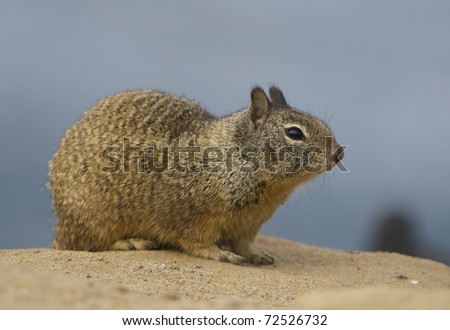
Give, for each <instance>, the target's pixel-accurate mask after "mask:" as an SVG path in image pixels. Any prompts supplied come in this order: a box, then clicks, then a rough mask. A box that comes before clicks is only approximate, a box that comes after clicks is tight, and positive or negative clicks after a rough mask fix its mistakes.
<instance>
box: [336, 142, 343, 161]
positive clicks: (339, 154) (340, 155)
mask: <svg viewBox="0 0 450 330" xmlns="http://www.w3.org/2000/svg"><path fill="white" fill-rule="evenodd" d="M343 159H344V148H342V147H341V146H339V148H337V150H336V152H335V153H334V161H335V162H336V164H337V163H339V162H340V161H341V160H343Z"/></svg>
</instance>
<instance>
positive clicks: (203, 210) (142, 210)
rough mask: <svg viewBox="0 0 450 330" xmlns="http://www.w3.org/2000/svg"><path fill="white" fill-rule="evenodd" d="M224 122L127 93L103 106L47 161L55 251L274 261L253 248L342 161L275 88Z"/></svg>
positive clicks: (182, 105)
mask: <svg viewBox="0 0 450 330" xmlns="http://www.w3.org/2000/svg"><path fill="white" fill-rule="evenodd" d="M269 96H270V99H269V98H268V97H267V96H266V94H265V92H264V90H263V89H262V88H260V87H255V88H254V89H253V90H252V91H251V95H250V105H249V106H248V107H247V108H245V109H243V110H240V111H237V112H235V113H232V114H230V115H228V116H225V117H221V118H217V117H215V116H213V115H212V114H210V113H208V112H207V111H206V110H204V109H203V108H202V107H201V106H200V105H199V104H198V103H196V102H194V101H191V100H188V99H186V98H183V97H177V96H174V95H171V94H167V93H163V92H158V91H153V90H130V91H126V92H122V93H118V94H116V95H114V96H111V97H107V98H104V99H102V100H100V101H99V102H98V103H97V104H96V105H94V107H93V108H92V109H91V110H89V111H87V112H85V113H84V115H83V116H82V117H81V119H80V120H79V121H78V122H77V123H76V124H75V125H73V126H72V127H71V128H69V129H68V130H67V131H66V133H65V135H64V137H63V139H62V141H61V143H60V145H59V148H58V149H57V151H56V153H55V155H54V158H53V160H52V161H50V164H49V165H50V174H49V176H50V182H49V187H50V189H51V191H52V195H53V208H54V211H55V213H56V217H57V227H56V237H55V240H54V243H53V245H54V247H55V248H57V249H69V250H87V251H104V250H134V249H137V250H141V249H159V248H175V249H178V250H181V251H184V252H186V253H188V254H191V255H193V256H200V257H205V258H210V259H215V260H220V261H228V262H232V263H234V264H248V263H250V264H272V263H273V262H274V257H272V256H271V255H270V254H269V253H267V252H264V251H259V250H257V249H256V248H254V247H253V246H252V243H253V241H254V239H255V237H256V236H257V234H258V232H259V230H260V228H261V226H262V225H263V224H264V223H265V222H266V221H268V220H269V219H270V217H271V216H272V214H273V213H274V212H275V210H276V209H277V207H278V206H279V205H280V204H282V203H283V202H284V201H285V200H286V199H287V198H288V196H289V195H290V194H291V192H292V191H293V190H294V189H295V188H296V187H297V186H299V185H301V184H304V183H306V182H307V181H309V180H311V179H312V178H314V177H316V176H317V175H319V174H321V173H323V172H325V171H327V170H331V168H332V167H333V165H336V164H338V163H339V162H340V161H341V160H342V157H343V152H344V150H343V148H342V147H341V146H339V144H337V143H336V141H335V139H334V137H333V134H332V133H331V131H330V129H329V128H328V126H327V125H326V124H325V123H324V122H322V121H321V120H319V119H317V118H316V117H314V116H312V115H310V114H307V113H305V112H301V111H299V110H297V109H295V108H292V107H291V106H289V105H288V104H287V103H286V100H285V98H284V96H283V94H282V92H281V91H280V90H279V89H278V88H276V87H275V86H272V87H271V88H270V93H269Z"/></svg>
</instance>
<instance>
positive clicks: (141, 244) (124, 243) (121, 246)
mask: <svg viewBox="0 0 450 330" xmlns="http://www.w3.org/2000/svg"><path fill="white" fill-rule="evenodd" d="M159 247H160V246H159V245H158V244H156V243H155V242H152V241H148V240H145V239H142V238H130V239H126V240H120V241H117V242H115V243H114V244H113V245H112V246H111V250H119V251H129V250H156V249H159Z"/></svg>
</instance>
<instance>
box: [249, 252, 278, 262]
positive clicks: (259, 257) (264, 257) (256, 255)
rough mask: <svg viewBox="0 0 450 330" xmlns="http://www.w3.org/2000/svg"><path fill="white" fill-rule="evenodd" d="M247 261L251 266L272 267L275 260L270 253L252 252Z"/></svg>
mask: <svg viewBox="0 0 450 330" xmlns="http://www.w3.org/2000/svg"><path fill="white" fill-rule="evenodd" d="M247 260H248V262H249V263H251V264H253V265H272V264H273V263H274V262H275V258H274V257H273V256H272V255H271V254H270V253H268V252H266V251H260V250H253V251H252V252H251V253H250V255H249V256H248V257H247Z"/></svg>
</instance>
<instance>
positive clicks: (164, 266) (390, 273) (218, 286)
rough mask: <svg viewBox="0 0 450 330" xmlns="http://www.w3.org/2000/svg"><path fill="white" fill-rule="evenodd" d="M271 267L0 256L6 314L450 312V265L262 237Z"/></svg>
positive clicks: (171, 254) (156, 258)
mask: <svg viewBox="0 0 450 330" xmlns="http://www.w3.org/2000/svg"><path fill="white" fill-rule="evenodd" d="M257 243H258V245H259V246H260V247H261V248H264V249H266V250H269V251H271V252H272V253H273V254H274V255H276V256H277V257H278V261H277V263H276V264H275V265H274V266H263V267H251V266H249V267H240V266H235V265H231V264H226V263H219V262H215V261H211V260H206V259H200V258H194V257H190V256H187V255H185V254H182V253H178V252H175V251H130V252H118V251H117V252H116V251H110V252H100V253H90V252H75V251H58V250H52V249H30V250H0V279H1V280H0V296H1V297H2V298H1V299H0V308H2V309H185V308H188V309H193V308H197V309H207V308H217V309H222V308H223V309H233V308H251V309H256V308H269V309H272V308H293V309H297V308H302V309H340V308H344V309H345V308H349V309H356V308H369V309H371V308H373V309H396V308H398V309H414V308H421V309H422V308H423V309H425V308H429V309H450V267H448V266H446V265H444V264H441V263H438V262H435V261H431V260H425V259H419V258H413V257H408V256H404V255H400V254H396V253H382V252H377V253H360V252H352V251H336V250H331V249H324V248H318V247H312V246H307V245H303V244H299V243H295V242H292V241H287V240H281V239H275V238H270V237H261V238H259V239H258V242H257Z"/></svg>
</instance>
